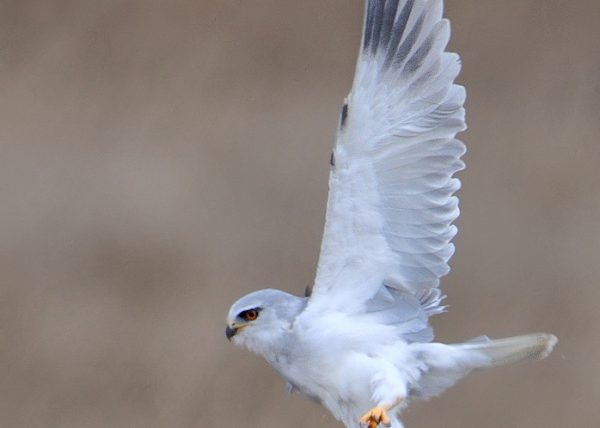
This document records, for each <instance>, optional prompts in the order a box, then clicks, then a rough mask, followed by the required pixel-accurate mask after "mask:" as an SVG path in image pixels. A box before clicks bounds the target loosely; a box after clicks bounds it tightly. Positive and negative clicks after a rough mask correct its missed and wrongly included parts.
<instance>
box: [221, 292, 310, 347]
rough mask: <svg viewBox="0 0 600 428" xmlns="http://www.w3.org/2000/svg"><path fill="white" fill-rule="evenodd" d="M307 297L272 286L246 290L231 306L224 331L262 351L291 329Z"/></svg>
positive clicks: (244, 343) (230, 338) (240, 341)
mask: <svg viewBox="0 0 600 428" xmlns="http://www.w3.org/2000/svg"><path fill="white" fill-rule="evenodd" d="M306 300H307V299H306V298H301V297H296V296H293V295H291V294H288V293H284V292H283V291H279V290H273V289H267V290H260V291H255V292H253V293H250V294H247V295H245V296H244V297H242V298H241V299H239V300H238V301H237V302H235V303H234V304H233V305H232V306H231V308H230V309H229V314H228V315H227V328H226V330H225V335H226V336H227V339H229V340H230V341H232V342H233V343H235V344H236V345H244V346H246V347H248V348H250V349H252V350H253V351H255V352H259V353H262V351H263V349H264V348H267V347H270V345H273V344H274V342H276V341H277V342H279V340H278V339H279V338H280V337H281V335H282V334H285V333H286V332H287V331H289V330H290V328H291V326H292V323H293V322H294V320H295V319H296V316H298V314H299V313H300V312H302V310H303V309H304V307H305V306H306Z"/></svg>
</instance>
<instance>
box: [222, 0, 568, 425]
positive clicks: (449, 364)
mask: <svg viewBox="0 0 600 428" xmlns="http://www.w3.org/2000/svg"><path fill="white" fill-rule="evenodd" d="M442 13H443V1H442V0H367V1H366V13H365V14H366V19H365V23H364V27H363V36H362V43H361V49H360V54H359V58H358V64H357V67H356V74H355V77H354V82H353V85H352V90H351V92H350V94H349V95H348V97H347V99H346V102H345V103H344V106H343V108H342V113H341V119H340V124H339V129H338V135H337V141H336V143H335V148H334V150H333V153H332V156H331V172H330V177H329V200H328V203H327V217H326V222H325V231H324V236H323V242H322V245H321V255H320V258H319V264H318V268H317V275H316V279H315V282H314V287H313V290H312V294H311V295H310V297H296V296H293V295H290V294H288V293H285V292H283V291H278V290H272V289H267V290H261V291H257V292H254V293H251V294H249V295H246V296H244V297H242V298H241V299H240V300H238V301H237V302H235V303H234V304H233V306H232V307H231V309H230V311H229V314H228V317H227V330H226V335H227V337H228V338H229V339H230V340H232V341H233V342H234V343H235V344H236V345H243V346H246V347H247V348H249V349H250V350H252V351H254V352H256V353H257V354H260V355H262V356H263V357H264V358H265V359H266V360H267V361H268V362H269V363H270V364H271V365H272V366H273V367H274V368H275V369H276V370H277V371H278V372H279V373H280V374H281V375H282V376H283V377H284V378H285V379H286V380H287V381H288V384H289V387H290V390H294V391H298V392H300V393H302V394H304V395H306V396H308V397H310V398H312V399H314V400H315V401H317V402H319V403H321V404H322V405H323V406H325V407H326V408H327V409H328V410H329V411H330V412H331V413H332V414H333V415H334V416H335V417H336V418H337V419H338V420H340V421H342V422H343V423H344V424H345V425H346V427H348V428H356V427H359V426H368V427H370V428H374V427H377V426H378V425H379V424H383V425H386V426H392V427H395V428H400V427H402V426H403V425H402V423H401V422H400V420H399V414H400V411H401V410H402V409H403V408H404V407H406V405H407V404H408V403H409V402H410V401H412V400H415V399H427V398H429V397H432V396H435V395H438V394H440V393H441V392H443V391H444V390H445V389H447V388H449V387H450V386H452V385H453V384H454V383H455V382H456V381H458V380H459V379H460V378H462V377H463V376H465V375H466V374H467V373H469V372H471V371H472V370H474V369H482V368H487V367H493V366H497V365H501V364H506V363H512V362H516V361H521V360H526V359H536V358H543V357H546V356H547V355H548V354H549V353H550V352H551V350H552V348H553V346H554V345H555V344H556V342H557V339H556V337H555V336H553V335H550V334H542V333H539V334H530V335H526V336H519V337H512V338H507V339H500V340H490V339H488V338H487V337H484V336H483V337H480V338H477V339H473V340H470V341H468V342H464V343H459V344H450V345H447V344H442V343H436V342H433V331H432V328H431V326H430V324H429V321H428V319H429V317H430V316H431V315H435V314H439V313H441V312H443V311H444V309H445V308H444V306H442V303H441V302H442V300H443V298H444V296H443V295H442V293H441V291H440V289H439V284H440V278H441V277H443V276H444V275H446V274H447V273H448V272H449V270H450V268H449V266H448V260H449V259H450V257H451V256H452V254H453V253H454V245H453V244H452V243H451V240H452V238H453V237H454V236H455V235H456V232H457V229H456V226H454V225H453V222H454V220H455V219H456V218H457V216H458V214H459V210H458V199H457V197H456V196H453V194H454V193H455V192H456V191H457V190H458V189H459V188H460V181H459V180H458V179H457V178H453V175H454V174H455V173H456V172H457V171H460V170H461V169H463V167H464V164H463V162H462V161H461V160H460V158H461V156H462V155H463V154H464V153H465V146H464V145H463V143H461V142H460V141H458V140H457V139H455V136H456V134H457V133H458V132H460V131H463V130H464V129H465V128H466V126H465V119H464V116H465V111H464V108H463V104H464V101H465V90H464V88H463V87H462V86H458V85H456V84H455V83H454V79H455V78H456V76H457V75H458V73H459V70H460V61H459V57H458V55H456V54H454V53H448V52H445V48H446V44H447V43H448V40H449V37H450V26H449V22H448V20H446V19H442Z"/></svg>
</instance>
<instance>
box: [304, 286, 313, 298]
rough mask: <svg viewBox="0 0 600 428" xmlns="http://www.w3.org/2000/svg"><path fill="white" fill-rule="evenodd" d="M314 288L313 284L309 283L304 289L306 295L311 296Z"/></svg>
mask: <svg viewBox="0 0 600 428" xmlns="http://www.w3.org/2000/svg"><path fill="white" fill-rule="evenodd" d="M312 289H313V286H312V284H311V285H307V286H306V288H305V289H304V297H310V295H311V294H312Z"/></svg>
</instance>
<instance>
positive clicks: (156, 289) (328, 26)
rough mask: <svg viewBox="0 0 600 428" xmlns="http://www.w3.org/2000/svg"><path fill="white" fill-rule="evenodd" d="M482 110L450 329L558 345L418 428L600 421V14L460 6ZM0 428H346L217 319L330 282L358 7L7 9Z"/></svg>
mask: <svg viewBox="0 0 600 428" xmlns="http://www.w3.org/2000/svg"><path fill="white" fill-rule="evenodd" d="M446 3H447V7H446V15H447V16H448V17H449V18H451V20H452V22H453V40H452V42H451V48H452V49H453V50H455V51H458V52H459V53H460V54H461V55H462V58H463V63H464V69H463V73H462V74H461V76H460V82H462V83H464V84H465V85H466V86H467V88H468V92H469V99H468V119H469V124H470V129H469V131H468V132H466V133H464V134H463V135H462V139H463V140H464V141H465V142H466V143H467V145H468V147H469V152H468V154H467V156H466V161H467V164H468V168H467V170H466V171H464V172H463V173H461V177H462V179H463V183H464V187H463V190H462V191H461V193H460V194H461V198H462V199H461V200H462V202H461V203H462V205H461V206H462V216H461V218H460V221H459V226H460V227H461V232H460V234H459V236H458V238H457V248H458V251H457V253H456V255H455V257H454V259H453V272H452V273H451V274H450V275H449V276H448V277H447V278H446V280H445V285H444V289H445V291H446V292H447V293H448V294H449V298H448V300H447V303H448V304H450V305H451V310H450V312H449V313H448V314H446V315H443V316H439V317H437V318H436V319H435V325H436V328H437V330H438V337H439V339H440V340H444V341H457V340H461V339H467V338H469V337H473V336H477V335H479V334H483V333H487V334H489V335H491V336H496V337H498V336H505V335H512V334H518V333H525V332H530V331H549V332H554V333H556V334H557V335H558V336H559V337H560V339H561V342H560V343H559V346H558V348H557V350H556V351H555V353H554V354H553V355H552V356H551V357H550V358H549V360H547V361H545V362H543V363H538V364H527V365H521V366H516V367H512V368H502V369H498V370H496V371H493V372H488V373H480V374H476V375H472V376H471V377H469V378H468V379H466V380H465V381H463V382H462V383H461V384H460V385H459V386H457V387H455V388H454V389H452V390H451V391H449V392H448V393H447V394H446V395H444V396H443V397H441V398H439V399H435V400H433V402H431V403H427V404H422V405H417V406H416V407H414V408H413V409H412V410H411V411H409V412H408V413H407V414H406V415H405V420H406V423H407V425H408V427H413V428H414V427H423V428H424V427H444V428H452V427H456V428H458V427H461V428H464V427H486V428H495V427H498V428H500V427H502V428H505V427H528V428H529V427H545V428H559V427H592V426H597V424H598V420H599V418H600V408H599V407H598V403H599V402H600V372H599V370H600V363H599V360H600V340H599V336H600V334H599V331H598V327H597V326H598V323H600V304H599V299H600V189H599V188H598V187H599V185H600V169H599V168H598V165H599V164H600V144H599V143H600V138H599V135H600V113H599V112H600V48H599V47H598V46H599V45H598V43H599V42H600V26H599V24H598V22H600V2H598V1H597V0H571V1H567V0H505V1H497V0H485V1H484V0H448V1H447V2H446ZM0 11H1V13H0V55H1V60H0V99H1V102H0V143H1V153H0V186H1V187H0V189H1V190H0V192H1V193H0V201H2V203H1V207H0V239H1V242H2V247H1V248H2V249H1V255H0V272H1V274H0V370H1V371H0V374H1V377H2V381H1V382H0V426H1V427H11V428H12V427H65V428H66V427H68V428H88V427H89V428H96V427H206V426H212V427H233V426H244V427H265V428H270V427H273V428H274V427H278V428H286V427H298V428H299V427H309V426H332V427H333V426H339V425H338V424H337V423H336V422H335V421H333V420H332V418H331V417H330V416H329V415H328V414H327V412H326V411H325V410H324V409H322V408H320V407H318V406H316V405H314V404H312V403H310V402H308V401H307V400H305V399H303V398H301V397H299V396H291V397H289V396H287V395H286V394H285V387H284V383H283V381H282V380H280V379H279V378H278V377H277V376H276V375H275V374H274V373H273V372H272V371H271V370H270V369H269V368H268V367H267V365H266V363H264V362H263V361H262V360H260V359H259V358H258V357H256V356H254V355H252V354H250V353H248V352H246V351H243V350H241V349H239V348H234V347H233V346H232V345H231V344H230V343H228V342H227V340H225V337H224V334H223V330H224V327H225V324H224V317H225V314H226V312H227V309H228V308H229V305H230V304H231V303H232V302H233V301H234V300H235V299H236V298H238V297H239V296H240V295H242V294H244V293H246V292H249V291H251V290H255V289H258V288H263V287H267V286H269V287H279V288H283V289H285V290H288V291H292V292H297V293H301V292H302V290H303V289H304V287H305V286H306V285H307V284H309V283H310V282H311V281H312V278H313V272H314V270H315V266H316V262H317V255H318V249H319V243H320V238H321V229H322V224H323V216H324V209H325V201H326V194H327V174H328V171H329V166H328V160H329V153H330V150H331V147H332V143H333V137H334V133H335V127H336V124H337V117H338V112H339V108H340V105H341V102H342V100H343V97H344V96H345V94H346V91H347V90H348V89H349V87H350V83H351V79H352V73H353V70H354V61H355V55H356V52H357V45H358V41H359V38H360V26H361V20H362V11H363V6H362V2H361V1H348V0H326V1H323V0H311V1H307V0H304V1H282V0H255V1H230V0H227V1H224V0H218V1H217V0H215V1H207V0H204V1H203V0H171V1H158V0H155V1H154V0H137V1H134V0H130V1H125V0H123V1H115V0H102V1H66V0H65V1H49V0H2V1H0Z"/></svg>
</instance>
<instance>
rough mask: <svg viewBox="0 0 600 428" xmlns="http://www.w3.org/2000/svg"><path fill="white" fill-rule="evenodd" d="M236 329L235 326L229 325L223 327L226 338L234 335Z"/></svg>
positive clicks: (229, 338)
mask: <svg viewBox="0 0 600 428" xmlns="http://www.w3.org/2000/svg"><path fill="white" fill-rule="evenodd" d="M237 331H238V329H237V328H231V327H229V326H227V328H226V329H225V336H227V339H228V340H231V338H232V337H233V336H235V334H236V333H237Z"/></svg>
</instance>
